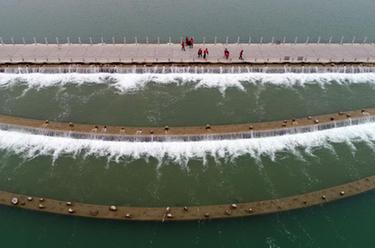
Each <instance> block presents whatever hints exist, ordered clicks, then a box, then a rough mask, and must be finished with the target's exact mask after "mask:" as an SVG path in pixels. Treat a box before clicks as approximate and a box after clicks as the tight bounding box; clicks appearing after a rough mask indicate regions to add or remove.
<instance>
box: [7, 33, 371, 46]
mask: <svg viewBox="0 0 375 248" xmlns="http://www.w3.org/2000/svg"><path fill="white" fill-rule="evenodd" d="M193 38H194V41H195V42H196V43H202V44H206V43H212V44H219V43H220V44H239V43H242V44H245V43H247V44H266V43H267V44H286V43H288V44H374V43H375V39H369V38H368V37H366V36H365V37H356V36H352V37H346V36H339V37H337V36H336V37H335V36H328V37H322V36H318V37H312V36H306V37H298V36H296V37H287V36H281V37H274V36H272V37H263V36H251V35H249V36H247V37H240V36H237V37H229V36H214V37H193ZM184 39H185V37H178V38H176V37H162V38H161V37H149V36H146V37H137V36H135V37H126V36H123V37H120V36H112V37H103V36H101V37H74V38H73V37H32V38H25V37H17V38H15V37H0V44H92V45H94V44H181V42H182V41H183V40H184Z"/></svg>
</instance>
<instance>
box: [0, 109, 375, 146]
mask: <svg viewBox="0 0 375 248" xmlns="http://www.w3.org/2000/svg"><path fill="white" fill-rule="evenodd" d="M374 117H375V108H369V109H366V110H365V109H361V110H354V111H347V112H339V113H334V114H326V115H318V116H308V117H305V118H298V119H292V120H282V121H270V122H259V123H245V124H228V125H209V124H207V125H206V126H195V127H168V126H165V127H124V126H106V125H94V124H91V125H90V124H75V123H64V122H51V121H48V120H45V121H41V120H35V119H26V118H20V117H13V116H7V115H0V124H1V125H0V129H3V130H5V129H6V130H15V131H17V130H22V129H25V131H30V132H33V133H38V134H46V135H54V133H53V132H55V135H59V134H60V136H61V135H63V136H67V135H68V136H71V137H85V138H92V139H100V138H102V139H106V138H107V139H108V140H111V138H112V139H113V140H116V139H118V140H121V137H126V138H128V139H129V140H134V141H137V140H142V139H141V138H144V140H145V141H158V139H157V138H158V137H161V138H163V139H166V140H167V138H170V139H171V140H173V138H181V139H186V138H189V136H191V137H196V139H191V140H193V141H194V140H199V139H198V138H199V136H200V137H202V139H203V138H204V139H208V140H209V139H210V138H211V139H215V137H216V138H223V139H226V138H230V136H231V135H232V136H233V138H241V137H244V138H247V137H248V136H249V137H265V136H267V132H275V135H273V136H276V135H284V134H288V133H303V132H309V131H311V130H324V129H330V128H335V127H340V125H339V124H340V123H341V124H342V126H348V125H351V124H350V123H353V125H355V123H356V122H358V123H362V122H365V121H366V118H368V119H370V118H374ZM348 120H350V123H349V122H348V123H346V122H347V121H348ZM344 122H345V123H344ZM314 127H315V128H314ZM298 129H301V131H299V130H298ZM276 132H277V133H276ZM257 134H259V135H257ZM271 134H272V133H271ZM271 134H270V135H268V136H272V135H271ZM241 135H244V136H241Z"/></svg>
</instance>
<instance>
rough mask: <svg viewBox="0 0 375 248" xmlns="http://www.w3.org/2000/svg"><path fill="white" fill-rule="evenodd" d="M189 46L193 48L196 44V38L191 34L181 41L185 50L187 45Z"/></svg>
mask: <svg viewBox="0 0 375 248" xmlns="http://www.w3.org/2000/svg"><path fill="white" fill-rule="evenodd" d="M186 46H188V47H190V48H193V46H194V38H193V37H190V38H189V36H186V38H185V40H183V41H182V42H181V48H182V50H184V51H185V47H186Z"/></svg>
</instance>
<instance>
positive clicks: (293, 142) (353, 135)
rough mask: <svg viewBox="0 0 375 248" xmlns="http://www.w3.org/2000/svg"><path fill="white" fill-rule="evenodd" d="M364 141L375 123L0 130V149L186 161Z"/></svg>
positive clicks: (374, 132)
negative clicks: (200, 129)
mask: <svg viewBox="0 0 375 248" xmlns="http://www.w3.org/2000/svg"><path fill="white" fill-rule="evenodd" d="M355 142H365V143H367V144H368V145H369V147H370V148H372V149H373V148H374V142H375V123H369V124H361V125H358V126H349V127H342V128H335V129H330V130H325V131H317V132H312V133H303V134H294V135H285V136H277V137H268V138H257V139H239V140H219V141H199V142H117V141H114V142H113V141H102V140H87V139H72V138H66V137H50V136H42V135H33V134H28V133H22V132H14V131H0V149H1V150H4V151H7V152H11V153H15V154H18V155H21V156H23V157H25V158H33V157H37V156H40V155H46V156H52V157H53V159H54V160H56V159H57V158H59V156H61V155H71V156H77V155H82V156H94V157H104V158H107V159H108V160H111V161H116V162H121V161H124V160H126V159H139V158H156V159H158V160H159V161H163V160H164V159H168V160H172V161H176V162H177V163H180V164H186V161H189V160H190V159H201V160H203V161H204V160H205V159H206V158H207V157H209V156H212V157H214V158H215V159H220V158H231V159H233V158H236V157H239V156H242V155H249V156H251V157H253V158H255V159H260V158H261V157H262V156H268V157H269V158H271V159H272V160H275V158H276V155H277V153H278V152H289V153H292V154H299V153H300V151H301V149H302V150H304V151H305V152H306V153H313V152H314V149H315V148H322V147H325V148H328V149H332V144H336V143H346V144H349V145H350V146H354V143H355Z"/></svg>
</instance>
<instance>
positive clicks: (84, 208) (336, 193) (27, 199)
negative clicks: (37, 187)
mask: <svg viewBox="0 0 375 248" xmlns="http://www.w3.org/2000/svg"><path fill="white" fill-rule="evenodd" d="M373 189H375V176H371V177H367V178H362V179H359V180H356V181H353V182H350V183H347V184H343V185H339V186H335V187H331V188H326V189H322V190H318V191H315V192H310V193H304V194H300V195H294V196H289V197H285V198H279V199H272V200H264V201H257V202H247V203H228V204H223V205H206V206H172V207H169V206H165V207H127V206H115V205H94V204H86V203H79V202H77V203H76V202H70V201H59V200H54V199H48V198H42V197H40V198H37V197H31V196H26V195H20V194H15V193H11V192H5V191H0V205H5V206H12V207H17V208H22V209H28V210H35V211H41V212H46V213H54V214H63V215H70V216H80V217H90V218H99V219H113V220H128V221H160V222H164V221H192V220H208V219H224V218H238V217H248V216H252V215H264V214H271V213H277V212H283V211H289V210H293V209H300V208H306V207H311V206H316V205H321V204H325V203H327V202H331V201H336V200H340V199H344V198H347V197H352V196H354V195H357V194H361V193H363V192H366V191H370V190H373Z"/></svg>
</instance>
